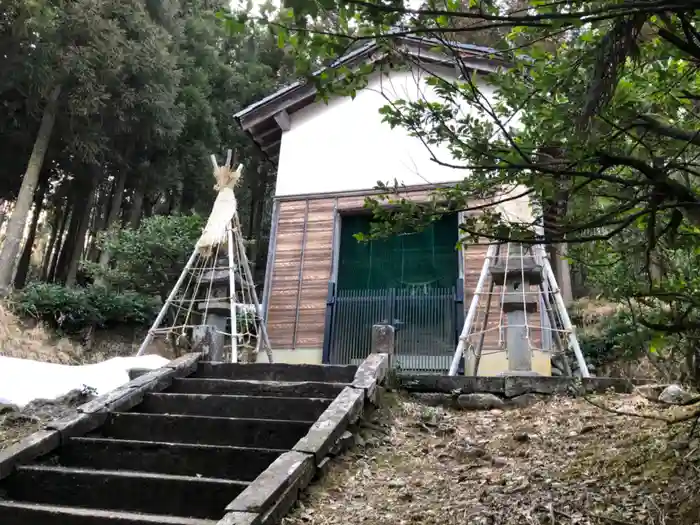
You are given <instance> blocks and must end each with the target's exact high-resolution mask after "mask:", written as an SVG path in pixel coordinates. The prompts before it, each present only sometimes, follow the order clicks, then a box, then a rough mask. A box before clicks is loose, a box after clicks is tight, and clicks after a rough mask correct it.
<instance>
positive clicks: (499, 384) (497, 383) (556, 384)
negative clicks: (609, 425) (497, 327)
mask: <svg viewBox="0 0 700 525" xmlns="http://www.w3.org/2000/svg"><path fill="white" fill-rule="evenodd" d="M398 383H399V387H400V388H402V389H403V390H407V391H409V392H443V393H448V394H454V395H459V394H473V393H489V394H497V395H500V396H503V397H506V398H511V397H516V396H521V395H523V394H547V395H556V394H559V395H561V394H569V395H576V394H590V393H603V392H606V391H608V390H610V389H612V390H614V391H615V392H621V393H631V392H632V391H633V390H634V387H635V386H636V385H640V384H649V383H650V381H648V380H630V379H623V378H615V377H588V378H579V377H547V376H540V377H537V376H508V377H472V376H442V375H418V374H415V375H414V374H398Z"/></svg>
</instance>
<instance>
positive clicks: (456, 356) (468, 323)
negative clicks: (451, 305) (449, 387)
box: [448, 244, 496, 376]
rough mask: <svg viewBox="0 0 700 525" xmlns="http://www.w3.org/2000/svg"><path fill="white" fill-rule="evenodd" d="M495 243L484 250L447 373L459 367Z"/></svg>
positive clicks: (451, 372) (449, 373)
mask: <svg viewBox="0 0 700 525" xmlns="http://www.w3.org/2000/svg"><path fill="white" fill-rule="evenodd" d="M495 249H496V245H495V244H492V245H490V246H489V248H488V250H487V251H486V260H485V261H484V266H483V267H482V269H481V274H480V275H479V281H478V282H477V283H476V289H475V290H474V296H473V297H472V302H471V304H470V305H469V311H468V312H467V319H466V320H465V321H464V327H463V328H462V333H461V334H460V336H459V343H457V349H456V350H455V353H454V356H453V358H452V364H451V365H450V370H449V372H448V375H451V376H453V375H455V374H456V373H457V369H458V368H459V361H460V360H461V359H462V356H463V355H464V347H465V345H466V339H467V337H468V336H469V331H470V330H471V327H472V324H473V323H474V318H475V317H476V310H477V307H478V305H479V297H480V296H481V290H482V288H483V287H484V281H486V277H487V275H488V273H489V265H490V264H491V258H492V257H493V254H494V253H495Z"/></svg>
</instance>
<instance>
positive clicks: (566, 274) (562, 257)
mask: <svg viewBox="0 0 700 525" xmlns="http://www.w3.org/2000/svg"><path fill="white" fill-rule="evenodd" d="M554 253H555V254H556V258H555V259H554V265H555V266H556V270H555V272H554V273H555V275H556V277H557V284H558V285H559V290H560V291H561V296H562V299H564V304H565V305H566V306H567V308H568V307H569V306H571V303H573V302H574V294H573V290H572V287H571V268H570V267H569V259H568V258H567V253H568V246H567V244H566V243H560V244H557V245H555V246H554Z"/></svg>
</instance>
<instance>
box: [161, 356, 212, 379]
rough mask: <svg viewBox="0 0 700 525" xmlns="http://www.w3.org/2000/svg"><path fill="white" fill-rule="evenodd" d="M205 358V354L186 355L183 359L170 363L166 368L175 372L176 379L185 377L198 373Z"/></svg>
mask: <svg viewBox="0 0 700 525" xmlns="http://www.w3.org/2000/svg"><path fill="white" fill-rule="evenodd" d="M203 358H204V354H202V353H200V352H194V353H191V354H185V355H183V356H182V357H179V358H177V359H174V360H172V361H170V363H168V364H167V365H165V367H164V368H170V369H172V370H175V377H185V376H188V375H191V374H194V373H195V372H196V371H197V366H199V362H200V361H201V360H202V359H203Z"/></svg>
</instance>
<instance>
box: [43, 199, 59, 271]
mask: <svg viewBox="0 0 700 525" xmlns="http://www.w3.org/2000/svg"><path fill="white" fill-rule="evenodd" d="M62 217H63V210H61V211H59V210H56V211H55V212H54V217H53V220H52V221H51V228H50V230H49V242H48V243H47V244H46V252H44V258H43V261H42V263H41V274H40V278H41V280H42V281H45V280H46V277H47V273H48V271H49V265H50V264H51V255H52V254H53V249H54V247H55V246H56V239H57V238H58V230H59V226H60V224H61V218H62Z"/></svg>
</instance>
